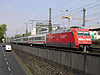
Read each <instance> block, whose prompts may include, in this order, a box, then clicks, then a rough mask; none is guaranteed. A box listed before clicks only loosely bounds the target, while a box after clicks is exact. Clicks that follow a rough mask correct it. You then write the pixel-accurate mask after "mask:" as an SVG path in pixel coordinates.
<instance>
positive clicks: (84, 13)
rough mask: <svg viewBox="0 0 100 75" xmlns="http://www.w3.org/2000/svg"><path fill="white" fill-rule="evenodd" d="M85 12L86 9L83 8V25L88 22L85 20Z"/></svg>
mask: <svg viewBox="0 0 100 75" xmlns="http://www.w3.org/2000/svg"><path fill="white" fill-rule="evenodd" d="M85 12H86V9H85V8H83V27H84V26H85V23H86V21H85Z"/></svg>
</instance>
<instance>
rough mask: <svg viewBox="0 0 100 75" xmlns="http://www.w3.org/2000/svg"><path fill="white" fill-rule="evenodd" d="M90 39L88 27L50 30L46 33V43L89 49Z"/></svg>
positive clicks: (48, 44)
mask: <svg viewBox="0 0 100 75" xmlns="http://www.w3.org/2000/svg"><path fill="white" fill-rule="evenodd" d="M91 44H92V40H91V37H90V34H89V30H88V29H79V28H71V29H69V30H67V31H66V30H63V31H57V32H51V33H50V34H48V35H47V38H46V45H47V46H57V47H68V48H77V49H82V50H86V49H89V50H90V48H91V47H90V45H91Z"/></svg>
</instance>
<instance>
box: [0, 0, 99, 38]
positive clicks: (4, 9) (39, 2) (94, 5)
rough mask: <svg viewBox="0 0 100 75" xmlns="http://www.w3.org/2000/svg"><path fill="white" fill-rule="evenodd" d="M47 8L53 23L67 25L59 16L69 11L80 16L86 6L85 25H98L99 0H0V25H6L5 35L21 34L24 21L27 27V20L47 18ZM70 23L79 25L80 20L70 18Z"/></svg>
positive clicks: (23, 29)
mask: <svg viewBox="0 0 100 75" xmlns="http://www.w3.org/2000/svg"><path fill="white" fill-rule="evenodd" d="M49 8H52V23H53V24H60V25H61V26H62V27H67V20H66V19H62V18H61V16H68V12H69V13H70V16H71V17H73V18H82V15H83V11H82V10H83V8H86V20H88V21H87V22H86V27H88V28H89V27H100V26H99V25H98V23H99V22H100V18H99V15H100V9H99V8H100V1H99V0H0V25H1V24H6V25H7V37H11V36H14V35H15V34H23V33H25V23H28V29H30V28H31V26H32V25H31V22H30V21H29V20H49ZM66 10H68V12H66ZM97 22H98V23H97ZM70 24H71V26H74V25H79V26H80V25H82V20H74V19H72V20H71V23H70ZM34 25H35V24H34ZM34 27H35V26H34Z"/></svg>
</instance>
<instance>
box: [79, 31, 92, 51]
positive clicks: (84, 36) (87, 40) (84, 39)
mask: <svg viewBox="0 0 100 75" xmlns="http://www.w3.org/2000/svg"><path fill="white" fill-rule="evenodd" d="M77 37H78V39H77V41H78V44H79V48H80V49H82V50H84V52H86V51H87V50H90V49H91V44H92V40H91V36H90V33H89V30H88V29H79V30H77Z"/></svg>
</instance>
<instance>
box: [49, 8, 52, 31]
mask: <svg viewBox="0 0 100 75" xmlns="http://www.w3.org/2000/svg"><path fill="white" fill-rule="evenodd" d="M51 31H52V24H51V8H50V9H49V32H51Z"/></svg>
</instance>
